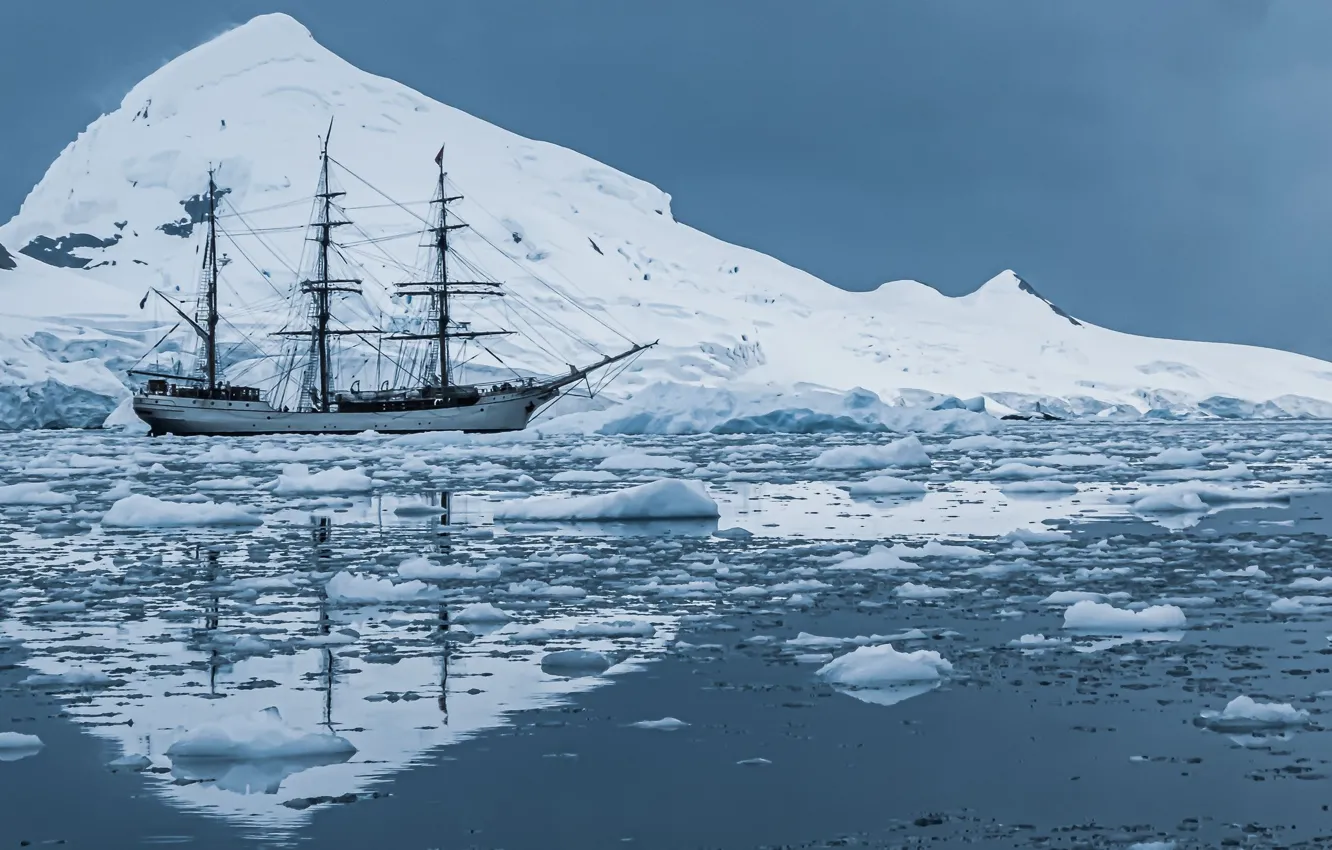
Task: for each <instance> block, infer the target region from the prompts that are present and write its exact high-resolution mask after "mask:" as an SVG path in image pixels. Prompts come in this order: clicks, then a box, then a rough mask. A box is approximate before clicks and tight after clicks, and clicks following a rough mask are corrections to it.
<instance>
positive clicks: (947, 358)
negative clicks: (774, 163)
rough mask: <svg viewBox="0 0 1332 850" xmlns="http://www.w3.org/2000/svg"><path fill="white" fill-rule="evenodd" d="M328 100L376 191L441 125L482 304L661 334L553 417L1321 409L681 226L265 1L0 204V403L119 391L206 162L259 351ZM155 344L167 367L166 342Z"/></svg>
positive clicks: (863, 418) (70, 421)
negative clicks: (229, 221) (240, 229)
mask: <svg viewBox="0 0 1332 850" xmlns="http://www.w3.org/2000/svg"><path fill="white" fill-rule="evenodd" d="M201 93H206V94H201ZM332 118H336V119H337V124H336V130H335V134H334V137H333V145H334V150H335V152H336V155H337V158H338V160H339V161H340V162H343V163H345V164H346V165H347V166H348V167H350V168H351V169H353V170H354V171H356V172H357V173H359V174H360V175H361V176H363V177H365V178H366V179H367V180H368V181H369V182H371V183H373V184H374V185H375V186H377V187H379V188H380V189H382V190H383V191H385V192H386V193H387V194H389V195H390V196H393V197H397V198H421V197H423V196H424V194H426V193H427V190H428V187H429V184H430V181H431V179H432V168H433V162H432V159H433V157H434V155H435V152H436V151H438V150H439V147H440V145H441V143H447V164H448V168H449V170H450V174H451V177H452V178H453V179H454V180H455V181H456V183H457V184H458V186H459V187H460V189H461V190H462V194H463V195H464V196H465V200H463V201H462V202H460V204H459V205H458V212H459V214H460V215H461V216H462V218H463V219H464V220H466V221H467V222H468V223H469V224H470V225H471V226H472V230H471V231H468V232H465V233H464V234H461V235H460V236H459V237H458V242H457V247H458V250H459V251H460V252H461V253H462V254H463V255H464V256H465V257H466V258H467V260H468V261H469V262H470V263H474V264H475V265H477V266H479V267H481V268H484V269H486V270H488V271H490V272H491V273H493V274H494V275H495V276H496V277H501V278H503V279H505V280H506V281H507V282H508V285H509V291H510V293H511V294H512V296H513V297H512V298H506V299H504V300H505V301H518V300H521V301H524V302H527V303H540V304H541V305H542V308H543V310H545V311H547V312H548V313H550V315H551V317H552V319H553V320H555V321H558V322H559V323H560V324H562V325H563V326H565V327H567V328H569V329H570V330H571V331H573V332H574V334H575V335H576V337H577V338H580V339H582V340H585V341H586V345H587V346H589V347H593V348H597V349H598V350H603V349H604V350H609V349H610V348H612V347H613V344H615V343H616V342H617V341H618V340H617V339H616V337H615V336H614V334H613V332H612V328H614V329H617V330H622V331H623V332H624V333H626V334H627V335H629V336H630V337H633V338H635V339H642V340H652V339H660V341H661V344H660V346H659V347H658V348H655V349H653V350H652V351H650V352H649V353H648V354H647V355H645V356H644V357H642V358H641V359H640V360H639V361H637V363H636V364H635V366H634V369H633V370H632V371H630V372H629V373H627V374H626V375H624V376H623V377H622V379H621V380H620V381H619V382H618V383H617V384H616V385H614V387H613V388H612V393H613V395H610V396H607V397H606V400H607V403H609V404H610V406H609V407H607V408H605V409H601V410H593V409H584V410H583V411H581V412H577V411H574V410H573V407H572V405H567V406H565V407H564V408H563V412H566V413H569V415H571V416H574V417H577V418H576V419H575V420H572V421H571V424H570V425H569V427H570V428H578V429H584V430H600V431H604V432H617V431H618V432H638V433H645V432H658V433H684V432H688V431H707V430H717V431H722V432H726V431H730V432H746V433H764V432H772V431H806V432H808V431H825V430H848V429H851V430H857V429H860V430H863V429H871V430H897V431H916V430H950V431H958V432H961V433H979V432H983V431H986V430H988V429H989V428H990V427H992V424H993V420H992V419H989V418H988V417H986V416H985V415H984V414H983V413H981V411H988V412H990V413H1000V414H1002V413H1008V412H1012V411H1017V412H1022V413H1050V414H1053V415H1057V416H1075V415H1076V416H1106V417H1114V416H1125V417H1136V416H1140V415H1143V414H1150V415H1152V416H1153V417H1172V416H1188V415H1198V414H1205V415H1215V416H1224V417H1278V416H1323V417H1326V416H1329V415H1332V367H1329V365H1328V364H1327V363H1325V362H1322V361H1319V360H1315V359H1313V358H1309V357H1303V356H1299V355H1295V354H1291V353H1287V352H1282V351H1275V350H1269V349H1261V348H1255V347H1249V346H1240V345H1226V344H1215V343H1201V342H1188V341H1179V340H1169V339H1152V338H1147V337H1139V336H1132V335H1129V334H1122V333H1117V332H1115V331H1112V330H1108V329H1105V328H1101V327H1097V326H1095V325H1092V324H1090V323H1088V322H1086V321H1083V320H1080V319H1078V318H1075V317H1073V316H1071V315H1069V314H1067V313H1066V312H1064V311H1063V310H1061V309H1060V308H1059V307H1057V306H1056V305H1055V304H1053V303H1051V302H1050V301H1048V300H1046V299H1045V298H1044V297H1042V296H1041V295H1040V294H1038V292H1037V290H1036V289H1035V288H1034V287H1033V286H1032V285H1031V283H1029V282H1028V281H1026V280H1024V279H1022V278H1021V277H1019V276H1018V275H1017V274H1015V273H1014V272H1012V271H1003V272H1000V273H999V274H997V275H996V276H994V277H993V278H992V279H991V280H989V281H988V282H986V283H985V284H984V285H982V286H981V287H980V288H979V289H977V290H976V291H975V292H973V293H971V294H969V295H966V296H963V297H959V298H950V297H946V296H944V295H941V294H940V293H939V292H937V291H935V290H934V289H932V288H930V287H929V286H927V285H925V284H921V283H917V282H915V281H907V280H899V281H894V282H891V283H885V284H883V285H882V286H880V287H879V288H878V289H876V290H874V291H872V292H862V293H851V292H846V291H843V290H840V289H837V288H835V287H833V286H830V285H828V284H826V283H824V282H823V281H821V280H818V279H817V278H815V277H813V276H811V275H809V274H806V273H804V272H802V271H799V270H797V269H794V268H791V267H790V266H787V265H784V264H782V263H780V262H778V261H777V260H775V259H773V258H771V257H767V256H765V255H763V254H760V253H758V252H756V251H751V250H748V249H745V248H741V247H738V246H735V245H730V244H727V243H725V242H722V241H720V240H718V239H714V238H713V237H711V236H708V235H707V234H705V233H701V232H699V231H697V230H695V229H693V228H690V227H688V226H687V225H684V224H681V223H680V222H678V221H676V220H675V218H674V216H673V215H672V211H671V198H670V195H668V194H667V193H666V192H664V191H662V190H660V189H658V188H656V187H654V186H651V185H649V184H647V183H644V182H643V181H641V180H637V179H635V178H633V177H630V176H629V175H626V174H623V173H621V172H618V171H616V170H614V169H612V168H609V167H607V166H605V165H602V164H601V163H599V162H596V161H594V160H592V159H589V158H587V157H585V156H582V155H581V154H578V153H576V152H574V151H570V150H568V149H565V148H561V147H558V146H556V145H552V144H548V143H544V142H539V141H533V140H529V139H525V138H523V137H521V136H518V135H516V134H513V133H510V132H508V131H506V130H503V129H501V128H499V127H496V126H493V125H491V124H487V123H486V122H484V121H481V120H479V119H477V118H474V117H472V116H470V115H467V114H465V113H462V112H460V111H458V110H456V109H453V108H451V107H449V106H446V105H444V104H441V103H438V102H436V101H434V100H431V99H430V98H429V97H426V96H425V95H423V94H421V93H419V92H416V91H413V90H411V89H409V88H407V87H406V86H403V85H400V84H398V83H396V82H394V81H392V80H389V79H385V78H382V77H377V76H375V75H373V74H371V73H367V72H366V71H362V70H360V69H358V68H355V67H353V66H351V65H350V64H348V63H347V62H345V61H343V60H342V59H340V58H339V57H338V56H336V55H334V54H333V53H331V52H329V51H328V50H326V49H325V48H323V47H321V46H320V45H319V44H318V43H316V42H315V41H314V39H313V38H312V37H311V35H310V33H309V32H308V31H307V30H306V29H305V28H304V27H303V26H302V25H301V24H300V23H298V22H297V21H295V20H293V19H292V18H290V17H288V16H286V15H281V14H273V15H263V16H260V17H258V18H255V19H254V20H252V21H250V22H248V23H246V24H244V25H242V26H240V27H238V28H236V29H234V30H232V31H230V32H227V33H225V34H223V35H221V36H219V37H217V38H215V39H213V40H212V41H209V42H208V43H206V44H203V45H201V46H199V47H197V48H195V49H193V50H191V51H189V52H188V53H186V54H184V55H182V56H180V57H178V58H176V59H174V60H172V61H171V62H169V63H167V64H166V65H165V66H163V67H162V68H161V69H160V70H158V71H156V72H155V73H153V74H152V75H150V76H149V77H148V78H147V79H145V80H143V81H142V82H140V83H139V84H138V85H136V86H134V88H133V89H131V90H130V91H129V93H128V94H126V95H125V98H124V100H123V101H122V102H121V104H120V106H119V108H117V109H115V110H113V111H112V112H110V113H109V114H107V115H104V116H102V117H100V118H98V119H97V120H95V121H94V122H93V123H92V124H91V125H90V126H89V127H88V128H87V130H86V131H84V132H83V133H81V134H80V135H79V137H78V138H77V139H75V140H73V141H72V142H71V144H69V145H68V146H67V147H66V148H65V150H64V151H63V152H62V153H61V154H60V156H59V157H58V158H57V159H56V160H55V162H54V163H52V165H51V166H50V168H49V170H48V171H47V173H46V174H45V176H44V177H43V178H42V180H41V181H40V182H39V183H38V184H37V186H36V187H34V188H33V190H32V191H31V193H30V194H29V195H28V196H27V198H26V199H25V201H24V202H23V205H22V207H21V209H20V210H19V212H18V214H17V215H16V216H15V217H14V218H13V219H11V220H10V221H9V222H8V223H6V224H4V225H3V226H0V243H3V244H4V245H6V246H8V249H9V250H8V251H6V252H4V254H3V255H0V258H3V259H0V290H3V292H4V294H5V303H6V305H7V310H8V313H7V314H6V315H5V316H3V317H0V364H3V366H0V427H4V428H26V427H50V426H87V425H94V424H96V423H98V422H100V421H102V420H103V419H104V418H105V417H106V415H107V413H109V412H110V411H111V410H112V409H113V408H114V407H115V406H116V403H117V402H119V401H121V400H122V399H123V398H124V397H125V393H126V391H125V389H124V387H123V386H122V385H121V384H120V382H119V380H118V378H117V376H118V375H120V374H122V371H121V370H123V369H124V368H125V367H126V366H128V365H130V363H132V362H133V361H134V360H135V359H136V358H137V357H138V356H139V355H140V354H141V353H142V352H143V351H144V350H145V349H146V348H147V345H148V343H149V342H151V341H153V340H154V339H156V337H157V336H158V335H160V333H161V332H162V331H164V330H165V329H166V328H168V327H169V326H170V325H171V324H172V323H173V322H174V320H175V317H174V316H173V315H169V314H163V312H162V308H161V307H160V306H158V307H152V306H149V307H147V308H146V309H143V310H141V309H139V306H138V305H139V303H140V299H141V298H142V297H143V295H144V293H145V292H146V291H147V289H148V288H149V287H156V288H159V289H161V290H162V291H164V292H166V293H168V294H170V295H172V296H173V297H178V298H180V299H182V300H184V301H185V302H186V303H187V304H189V303H190V300H189V299H190V297H191V293H192V292H193V289H194V285H195V279H196V272H197V269H196V265H197V257H196V253H195V249H196V244H195V242H196V240H195V239H194V237H195V236H197V235H198V234H197V232H196V231H197V230H198V228H197V225H198V224H200V223H201V211H200V207H199V204H198V202H197V196H198V195H199V193H200V191H201V190H202V189H203V186H204V182H203V181H204V174H205V171H206V169H207V167H208V165H209V164H210V163H211V164H214V165H216V166H218V167H219V172H218V178H219V181H220V184H221V188H222V190H224V191H225V192H226V196H225V203H226V207H225V211H230V212H235V211H240V212H241V213H244V217H245V222H246V224H247V225H248V226H249V227H251V228H254V229H259V230H264V231H265V232H266V234H267V235H266V238H265V239H266V243H267V247H266V248H264V249H262V250H258V249H257V250H254V251H248V252H247V253H248V254H249V257H250V258H251V259H253V261H254V263H255V265H256V266H257V268H250V267H249V264H248V263H242V262H235V263H231V264H229V267H228V268H227V269H226V272H225V275H224V276H225V277H226V286H225V287H224V288H223V294H222V300H221V304H220V309H221V311H222V314H223V315H224V316H225V317H226V318H227V320H228V322H229V323H230V324H226V325H224V331H223V335H222V338H221V341H222V346H223V349H224V350H225V351H227V352H228V354H227V356H226V358H225V360H226V362H224V363H223V371H224V373H225V374H227V375H231V376H236V377H239V376H240V375H241V373H243V372H245V373H248V375H249V376H250V377H253V376H254V375H255V374H256V373H258V372H262V371H263V370H262V369H256V368H255V366H256V361H255V359H254V354H253V349H252V348H251V347H249V346H246V345H240V343H242V342H243V341H244V339H245V338H246V337H249V338H254V339H258V338H261V337H262V335H263V334H265V333H267V332H269V331H272V330H274V329H275V327H274V325H275V324H276V323H280V322H281V321H282V319H283V317H282V316H275V315H271V311H269V312H265V311H254V310H249V309H247V307H246V305H247V304H264V303H274V301H275V296H276V295H281V294H283V293H286V292H288V291H289V290H291V289H292V288H293V287H295V286H297V285H298V281H299V279H300V275H299V274H298V273H297V272H296V271H295V270H293V268H291V267H293V266H295V265H297V264H296V263H295V260H296V258H298V257H300V256H301V253H302V251H301V249H302V246H303V239H304V234H303V233H302V232H300V230H299V228H294V229H293V228H291V225H292V224H293V223H299V222H293V220H292V219H291V215H292V211H293V210H297V211H299V210H301V209H304V208H305V206H306V204H305V200H306V199H308V197H309V195H310V194H311V193H312V191H313V183H314V177H315V175H314V174H313V173H312V169H311V163H312V161H313V155H314V154H315V152H316V145H317V144H318V138H319V136H320V135H321V134H322V133H323V132H324V131H325V129H326V128H327V127H328V124H329V120H330V119H332ZM344 188H348V189H350V188H351V187H344ZM347 203H348V204H349V205H355V206H359V207H375V208H373V209H360V210H358V216H357V224H358V226H359V228H360V229H361V230H363V231H364V235H363V238H364V239H367V240H377V239H379V238H380V237H385V236H390V235H394V234H400V233H401V232H402V231H403V229H404V220H403V217H402V211H401V210H398V209H396V208H393V207H391V206H389V205H385V204H382V203H381V202H380V199H379V198H378V197H373V198H372V197H349V198H348V201H347ZM274 228H280V229H278V230H274ZM380 247H382V248H383V249H384V250H385V251H386V252H388V253H387V255H384V256H377V255H376V254H373V253H372V254H368V255H367V259H366V261H365V271H366V272H368V276H370V277H374V278H376V279H379V280H383V281H395V280H400V279H401V268H402V267H410V266H411V265H412V263H413V262H414V259H415V258H414V252H415V243H414V242H413V240H394V241H388V242H382V243H380ZM395 252H396V253H395ZM994 260H995V262H996V263H999V262H1002V258H1000V257H996V258H994ZM547 287H550V288H554V289H557V290H561V291H562V292H563V294H565V295H567V296H569V297H570V299H571V300H570V301H569V303H567V304H566V303H563V302H562V301H560V300H558V299H554V298H551V297H550V291H549V289H547ZM365 297H366V301H367V303H366V305H365V306H366V309H367V310H368V311H369V312H367V313H366V315H374V314H376V313H377V312H378V311H383V312H385V313H387V314H390V315H391V314H392V313H394V312H396V311H397V306H396V305H395V304H393V303H392V301H391V297H390V296H389V295H388V293H387V291H378V290H375V289H374V288H373V287H372V288H368V289H367V295H366V296H365ZM575 304H577V305H579V306H581V307H585V308H588V312H587V313H584V312H582V311H581V310H580V309H578V307H577V306H575ZM14 305H18V306H14ZM500 309H501V307H499V306H481V307H477V308H476V315H475V316H463V317H462V319H464V320H470V319H473V318H474V319H476V320H477V321H478V322H479V323H483V324H485V325H491V324H499V325H501V326H502V325H504V324H505V323H504V322H503V321H498V322H492V321H489V319H498V318H500V317H498V316H494V317H492V316H488V315H487V314H486V313H485V312H484V311H486V310H500ZM155 310H156V311H157V312H154V311H155ZM278 312H280V311H278ZM603 321H605V324H602V322H603ZM242 334H243V335H244V336H242ZM796 339H798V340H800V341H801V343H802V344H800V345H791V344H790V341H791V340H796ZM493 345H494V351H495V353H496V354H497V355H499V357H500V358H502V359H503V361H504V362H505V363H508V364H511V365H513V366H514V367H516V368H522V369H525V370H530V371H533V372H547V373H552V372H562V371H564V370H565V369H567V366H565V365H564V364H565V363H568V362H578V361H579V359H580V358H579V357H578V356H575V355H579V354H586V353H587V352H586V349H585V348H580V346H582V345H583V343H580V342H577V341H575V338H574V337H570V338H569V339H568V340H556V341H554V342H552V343H551V344H550V346H549V348H548V350H546V351H544V352H540V353H534V352H533V350H532V349H531V348H528V347H527V346H524V345H523V344H522V343H521V342H520V341H517V340H511V339H508V338H504V339H501V340H500V341H499V342H497V343H494V344H493ZM171 353H172V354H173V355H174V356H178V357H179V358H180V359H181V360H182V361H183V363H184V365H186V366H187V367H188V365H189V358H190V352H189V351H185V350H181V351H176V352H171ZM371 359H373V358H371ZM340 368H341V372H342V373H341V374H340V376H339V377H340V380H341V382H342V383H343V384H349V383H350V382H351V381H352V380H354V379H356V378H358V377H363V376H361V375H360V374H358V373H357V372H356V366H355V364H353V363H351V362H350V361H349V362H346V363H343V364H342V365H341V367H340ZM469 370H478V371H476V372H475V373H474V374H472V376H473V377H477V378H483V377H486V376H487V373H485V372H484V371H482V367H480V366H475V365H474V366H471V367H469ZM469 374H471V373H469ZM552 424H553V423H552Z"/></svg>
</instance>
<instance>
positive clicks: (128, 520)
mask: <svg viewBox="0 0 1332 850" xmlns="http://www.w3.org/2000/svg"><path fill="white" fill-rule="evenodd" d="M263 523H264V520H263V518H262V517H259V516H256V515H255V514H254V513H252V512H251V511H249V510H247V509H245V508H243V507H240V506H239V505H233V504H230V503H226V502H222V503H219V502H212V501H204V502H171V501H167V500H165V499H158V498H154V497H153V496H145V495H143V494H142V493H135V494H133V495H130V496H126V497H124V498H123V499H119V500H117V501H116V503H115V504H113V505H112V506H111V509H110V510H109V511H107V512H106V514H104V515H103V516H102V525H103V526H105V527H107V528H170V527H183V526H207V525H231V526H254V525H263Z"/></svg>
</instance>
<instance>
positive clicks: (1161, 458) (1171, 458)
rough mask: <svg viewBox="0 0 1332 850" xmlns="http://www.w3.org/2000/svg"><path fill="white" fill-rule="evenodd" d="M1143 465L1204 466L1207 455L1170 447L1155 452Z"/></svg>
mask: <svg viewBox="0 0 1332 850" xmlns="http://www.w3.org/2000/svg"><path fill="white" fill-rule="evenodd" d="M1143 463H1145V464H1147V465H1149V466H1206V465H1207V455H1205V454H1203V453H1202V452H1201V451H1199V450H1198V449H1182V448H1179V447H1172V448H1168V449H1165V450H1163V451H1160V452H1157V453H1156V454H1154V455H1152V456H1151V457H1149V458H1147V459H1146V460H1144V461H1143Z"/></svg>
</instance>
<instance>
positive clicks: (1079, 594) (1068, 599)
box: [1041, 590, 1105, 605]
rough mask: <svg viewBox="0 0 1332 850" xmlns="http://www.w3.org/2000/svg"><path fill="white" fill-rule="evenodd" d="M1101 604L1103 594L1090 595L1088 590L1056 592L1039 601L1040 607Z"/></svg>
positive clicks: (1103, 598)
mask: <svg viewBox="0 0 1332 850" xmlns="http://www.w3.org/2000/svg"><path fill="white" fill-rule="evenodd" d="M1088 601H1089V602H1103V601H1105V594H1104V593H1092V592H1091V591H1089V590H1056V591H1055V592H1054V593H1051V594H1050V595H1049V596H1047V597H1045V598H1044V599H1042V600H1041V604H1042V605H1072V604H1073V603H1075V602H1088Z"/></svg>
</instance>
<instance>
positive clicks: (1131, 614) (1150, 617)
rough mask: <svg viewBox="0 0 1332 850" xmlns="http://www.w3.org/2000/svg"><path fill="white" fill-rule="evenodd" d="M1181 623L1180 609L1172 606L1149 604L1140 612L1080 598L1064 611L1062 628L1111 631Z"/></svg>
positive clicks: (1180, 625) (1155, 628) (1175, 626)
mask: <svg viewBox="0 0 1332 850" xmlns="http://www.w3.org/2000/svg"><path fill="white" fill-rule="evenodd" d="M1184 625H1185V617H1184V611H1183V610H1182V609H1180V608H1179V607H1178V606H1176V605H1153V606H1151V607H1149V608H1144V609H1142V610H1141V611H1130V610H1128V609H1126V608H1116V607H1115V606H1113V605H1110V604H1108V603H1105V602H1093V601H1091V600H1087V599H1084V600H1082V601H1081V602H1075V603H1073V604H1072V605H1070V606H1069V607H1068V610H1067V611H1065V612H1064V628H1066V629H1081V630H1084V631H1096V632H1109V633H1111V634H1123V633H1126V632H1148V631H1159V630H1162V629H1182V628H1184Z"/></svg>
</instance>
